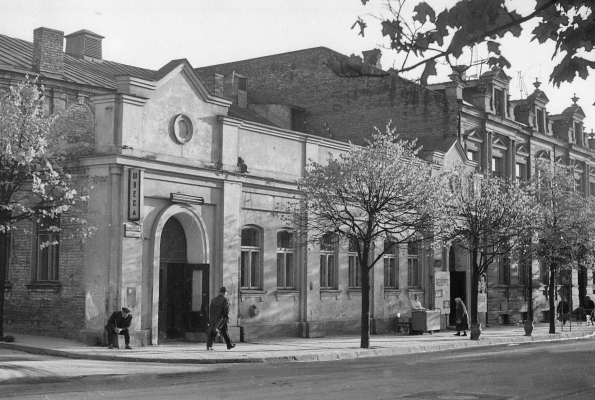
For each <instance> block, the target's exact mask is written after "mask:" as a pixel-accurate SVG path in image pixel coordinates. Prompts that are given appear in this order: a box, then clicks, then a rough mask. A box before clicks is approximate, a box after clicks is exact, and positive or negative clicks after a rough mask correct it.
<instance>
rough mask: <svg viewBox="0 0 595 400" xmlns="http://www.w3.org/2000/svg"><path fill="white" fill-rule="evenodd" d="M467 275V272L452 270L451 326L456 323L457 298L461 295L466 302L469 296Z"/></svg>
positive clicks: (449, 322)
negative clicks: (466, 283)
mask: <svg viewBox="0 0 595 400" xmlns="http://www.w3.org/2000/svg"><path fill="white" fill-rule="evenodd" d="M465 275H466V274H465V272H457V271H450V317H449V321H448V324H449V325H450V326H454V325H456V319H457V305H456V302H455V299H456V298H457V297H460V298H461V300H463V302H465V301H466V300H465V299H466V298H467V297H466V296H467V290H466V285H465V282H466V279H465V278H466V277H465ZM465 305H466V304H465Z"/></svg>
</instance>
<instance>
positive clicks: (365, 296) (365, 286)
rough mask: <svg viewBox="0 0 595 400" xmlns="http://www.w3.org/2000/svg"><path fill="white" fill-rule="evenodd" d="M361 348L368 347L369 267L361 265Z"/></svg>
mask: <svg viewBox="0 0 595 400" xmlns="http://www.w3.org/2000/svg"><path fill="white" fill-rule="evenodd" d="M361 319H362V323H361V326H362V327H361V348H362V349H369V348H370V268H368V265H367V263H366V265H362V315H361Z"/></svg>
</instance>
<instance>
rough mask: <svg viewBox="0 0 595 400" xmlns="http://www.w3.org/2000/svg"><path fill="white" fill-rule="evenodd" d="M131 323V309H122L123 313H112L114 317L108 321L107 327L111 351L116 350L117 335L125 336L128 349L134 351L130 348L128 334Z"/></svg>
mask: <svg viewBox="0 0 595 400" xmlns="http://www.w3.org/2000/svg"><path fill="white" fill-rule="evenodd" d="M131 321H132V315H131V314H130V309H128V308H127V307H122V311H114V312H113V313H112V316H111V317H109V319H108V320H107V325H106V326H105V330H106V331H107V341H108V346H107V347H108V348H109V349H113V348H114V343H115V342H116V335H123V336H124V342H125V343H126V348H127V349H128V350H130V349H132V347H130V333H129V332H128V328H129V327H130V322H131Z"/></svg>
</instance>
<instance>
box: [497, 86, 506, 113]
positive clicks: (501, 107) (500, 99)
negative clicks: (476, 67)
mask: <svg viewBox="0 0 595 400" xmlns="http://www.w3.org/2000/svg"><path fill="white" fill-rule="evenodd" d="M494 108H495V111H496V115H499V116H501V117H504V116H505V108H506V102H505V101H504V92H503V91H502V90H500V89H494Z"/></svg>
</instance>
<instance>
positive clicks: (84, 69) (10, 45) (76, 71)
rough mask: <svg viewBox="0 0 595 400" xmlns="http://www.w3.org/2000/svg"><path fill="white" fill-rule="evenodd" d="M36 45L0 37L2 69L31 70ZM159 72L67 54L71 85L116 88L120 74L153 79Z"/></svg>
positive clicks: (65, 75)
mask: <svg viewBox="0 0 595 400" xmlns="http://www.w3.org/2000/svg"><path fill="white" fill-rule="evenodd" d="M32 58H33V43H31V42H27V41H26V40H22V39H15V38H11V37H8V36H5V35H0V69H6V68H7V67H8V68H10V69H18V70H22V71H31V72H32V73H33V70H32V68H31V63H32ZM154 73H155V71H152V70H150V69H146V68H139V67H132V66H130V65H125V64H120V63H116V62H113V61H107V60H103V61H101V62H97V61H88V60H85V59H82V58H77V57H73V56H71V55H69V54H66V53H65V54H64V73H63V75H62V77H63V79H64V80H65V81H67V82H73V83H78V84H82V85H90V86H97V87H102V88H106V89H116V81H115V77H116V76H117V75H130V76H134V77H136V78H141V79H148V80H152V79H153V74H154Z"/></svg>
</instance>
